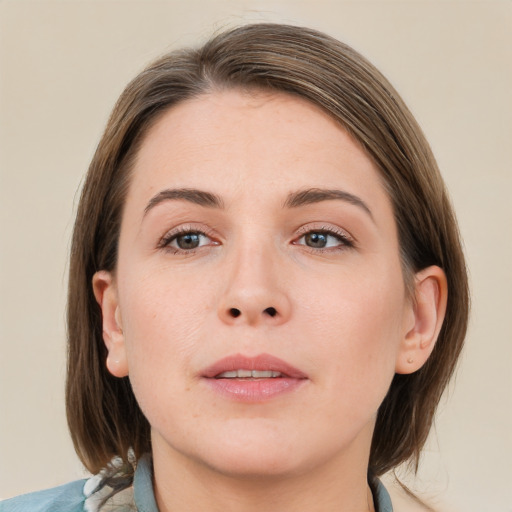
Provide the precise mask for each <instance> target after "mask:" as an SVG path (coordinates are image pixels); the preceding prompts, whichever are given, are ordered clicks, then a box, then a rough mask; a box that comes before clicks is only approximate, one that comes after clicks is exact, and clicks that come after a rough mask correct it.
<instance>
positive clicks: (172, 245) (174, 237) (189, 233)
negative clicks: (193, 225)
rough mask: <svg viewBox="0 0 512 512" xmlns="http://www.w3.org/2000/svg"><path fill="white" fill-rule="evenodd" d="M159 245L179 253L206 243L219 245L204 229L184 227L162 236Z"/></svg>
mask: <svg viewBox="0 0 512 512" xmlns="http://www.w3.org/2000/svg"><path fill="white" fill-rule="evenodd" d="M158 245H159V247H160V248H164V249H170V250H172V251H174V252H175V253H178V252H188V251H193V250H194V249H198V248H200V247H203V246H205V245H217V243H216V242H214V241H213V240H212V239H211V238H210V237H209V236H208V235H206V234H205V233H203V232H202V231H198V230H190V229H183V230H180V231H178V232H171V233H169V234H168V235H166V236H165V237H163V238H162V240H161V241H160V243H159V244H158Z"/></svg>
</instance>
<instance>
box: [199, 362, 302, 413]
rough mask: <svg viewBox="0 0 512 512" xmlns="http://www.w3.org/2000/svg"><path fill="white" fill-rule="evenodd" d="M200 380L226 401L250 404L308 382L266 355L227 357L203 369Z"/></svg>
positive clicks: (299, 373)
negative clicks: (226, 399)
mask: <svg viewBox="0 0 512 512" xmlns="http://www.w3.org/2000/svg"><path fill="white" fill-rule="evenodd" d="M202 378H203V379H204V381H205V382H206V384H207V385H208V386H209V388H210V389H212V390H213V391H215V392H216V393H219V394H221V395H222V396H224V397H226V398H228V399H230V400H234V401H237V402H253V403H257V402H263V401H267V400H270V399H272V398H274V397H277V396H278V395H281V394H283V393H288V392H291V391H294V390H296V389H298V388H299V387H301V385H302V384H303V383H305V382H306V381H307V380H308V377H307V375H306V374H305V373H304V372H302V371H301V370H299V369H298V368H295V367H294V366H292V365H291V364H289V363H287V362H286V361H283V360H282V359H279V358H277V357H275V356H272V355H270V354H260V355H258V356H256V357H247V356H243V355H241V354H235V355H232V356H228V357H226V358H224V359H221V360H219V361H217V362H216V363H214V364H213V365H211V366H209V367H208V368H206V370H204V372H202Z"/></svg>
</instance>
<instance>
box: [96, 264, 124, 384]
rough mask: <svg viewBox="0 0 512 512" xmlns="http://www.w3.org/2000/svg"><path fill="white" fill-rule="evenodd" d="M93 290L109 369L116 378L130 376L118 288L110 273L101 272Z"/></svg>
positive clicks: (97, 275)
mask: <svg viewBox="0 0 512 512" xmlns="http://www.w3.org/2000/svg"><path fill="white" fill-rule="evenodd" d="M92 288H93V291H94V296H95V297H96V301H97V302H98V304H99V305H100V308H101V314H102V323H103V341H104V342H105V346H106V347H107V350H108V356H107V368H108V371H109V372H110V373H111V374H112V375H114V377H126V376H127V375H128V363H127V360H126V350H125V343H124V334H123V326H122V320H121V311H120V309H119V301H118V296H117V286H116V284H115V282H114V278H113V277H112V274H111V273H110V272H107V271H106V270H100V271H99V272H96V273H95V274H94V276H93V278H92Z"/></svg>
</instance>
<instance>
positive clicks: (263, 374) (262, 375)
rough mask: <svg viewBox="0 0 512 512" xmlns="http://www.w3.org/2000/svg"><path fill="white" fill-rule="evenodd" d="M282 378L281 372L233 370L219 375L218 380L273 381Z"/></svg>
mask: <svg viewBox="0 0 512 512" xmlns="http://www.w3.org/2000/svg"><path fill="white" fill-rule="evenodd" d="M282 376H283V374H282V373H281V372H273V371H271V370H233V371H228V372H222V373H219V375H217V379H251V378H252V379H272V378H275V377H282Z"/></svg>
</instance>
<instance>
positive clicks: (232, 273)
mask: <svg viewBox="0 0 512 512" xmlns="http://www.w3.org/2000/svg"><path fill="white" fill-rule="evenodd" d="M278 259H279V258H278V256H277V255H275V254H272V250H268V249H267V250H266V251H265V250H264V249H263V248H261V247H259V248H258V249H255V250H249V249H247V250H245V251H240V253H239V254H237V255H236V257H235V258H233V260H231V261H230V262H229V263H228V262H226V263H227V266H229V270H228V272H227V275H226V277H227V279H226V280H225V288H224V294H223V297H222V299H221V300H220V303H219V310H218V314H219V317H220V319H221V320H222V321H223V322H225V323H227V324H232V325H241V324H247V325H253V326H255V325H259V324H267V325H280V324H282V323H285V322H286V321H287V320H288V318H289V317H290V314H291V302H290V297H289V294H288V290H287V287H286V281H285V280H286V276H284V275H283V272H281V271H280V270H282V269H280V264H279V261H278Z"/></svg>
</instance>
